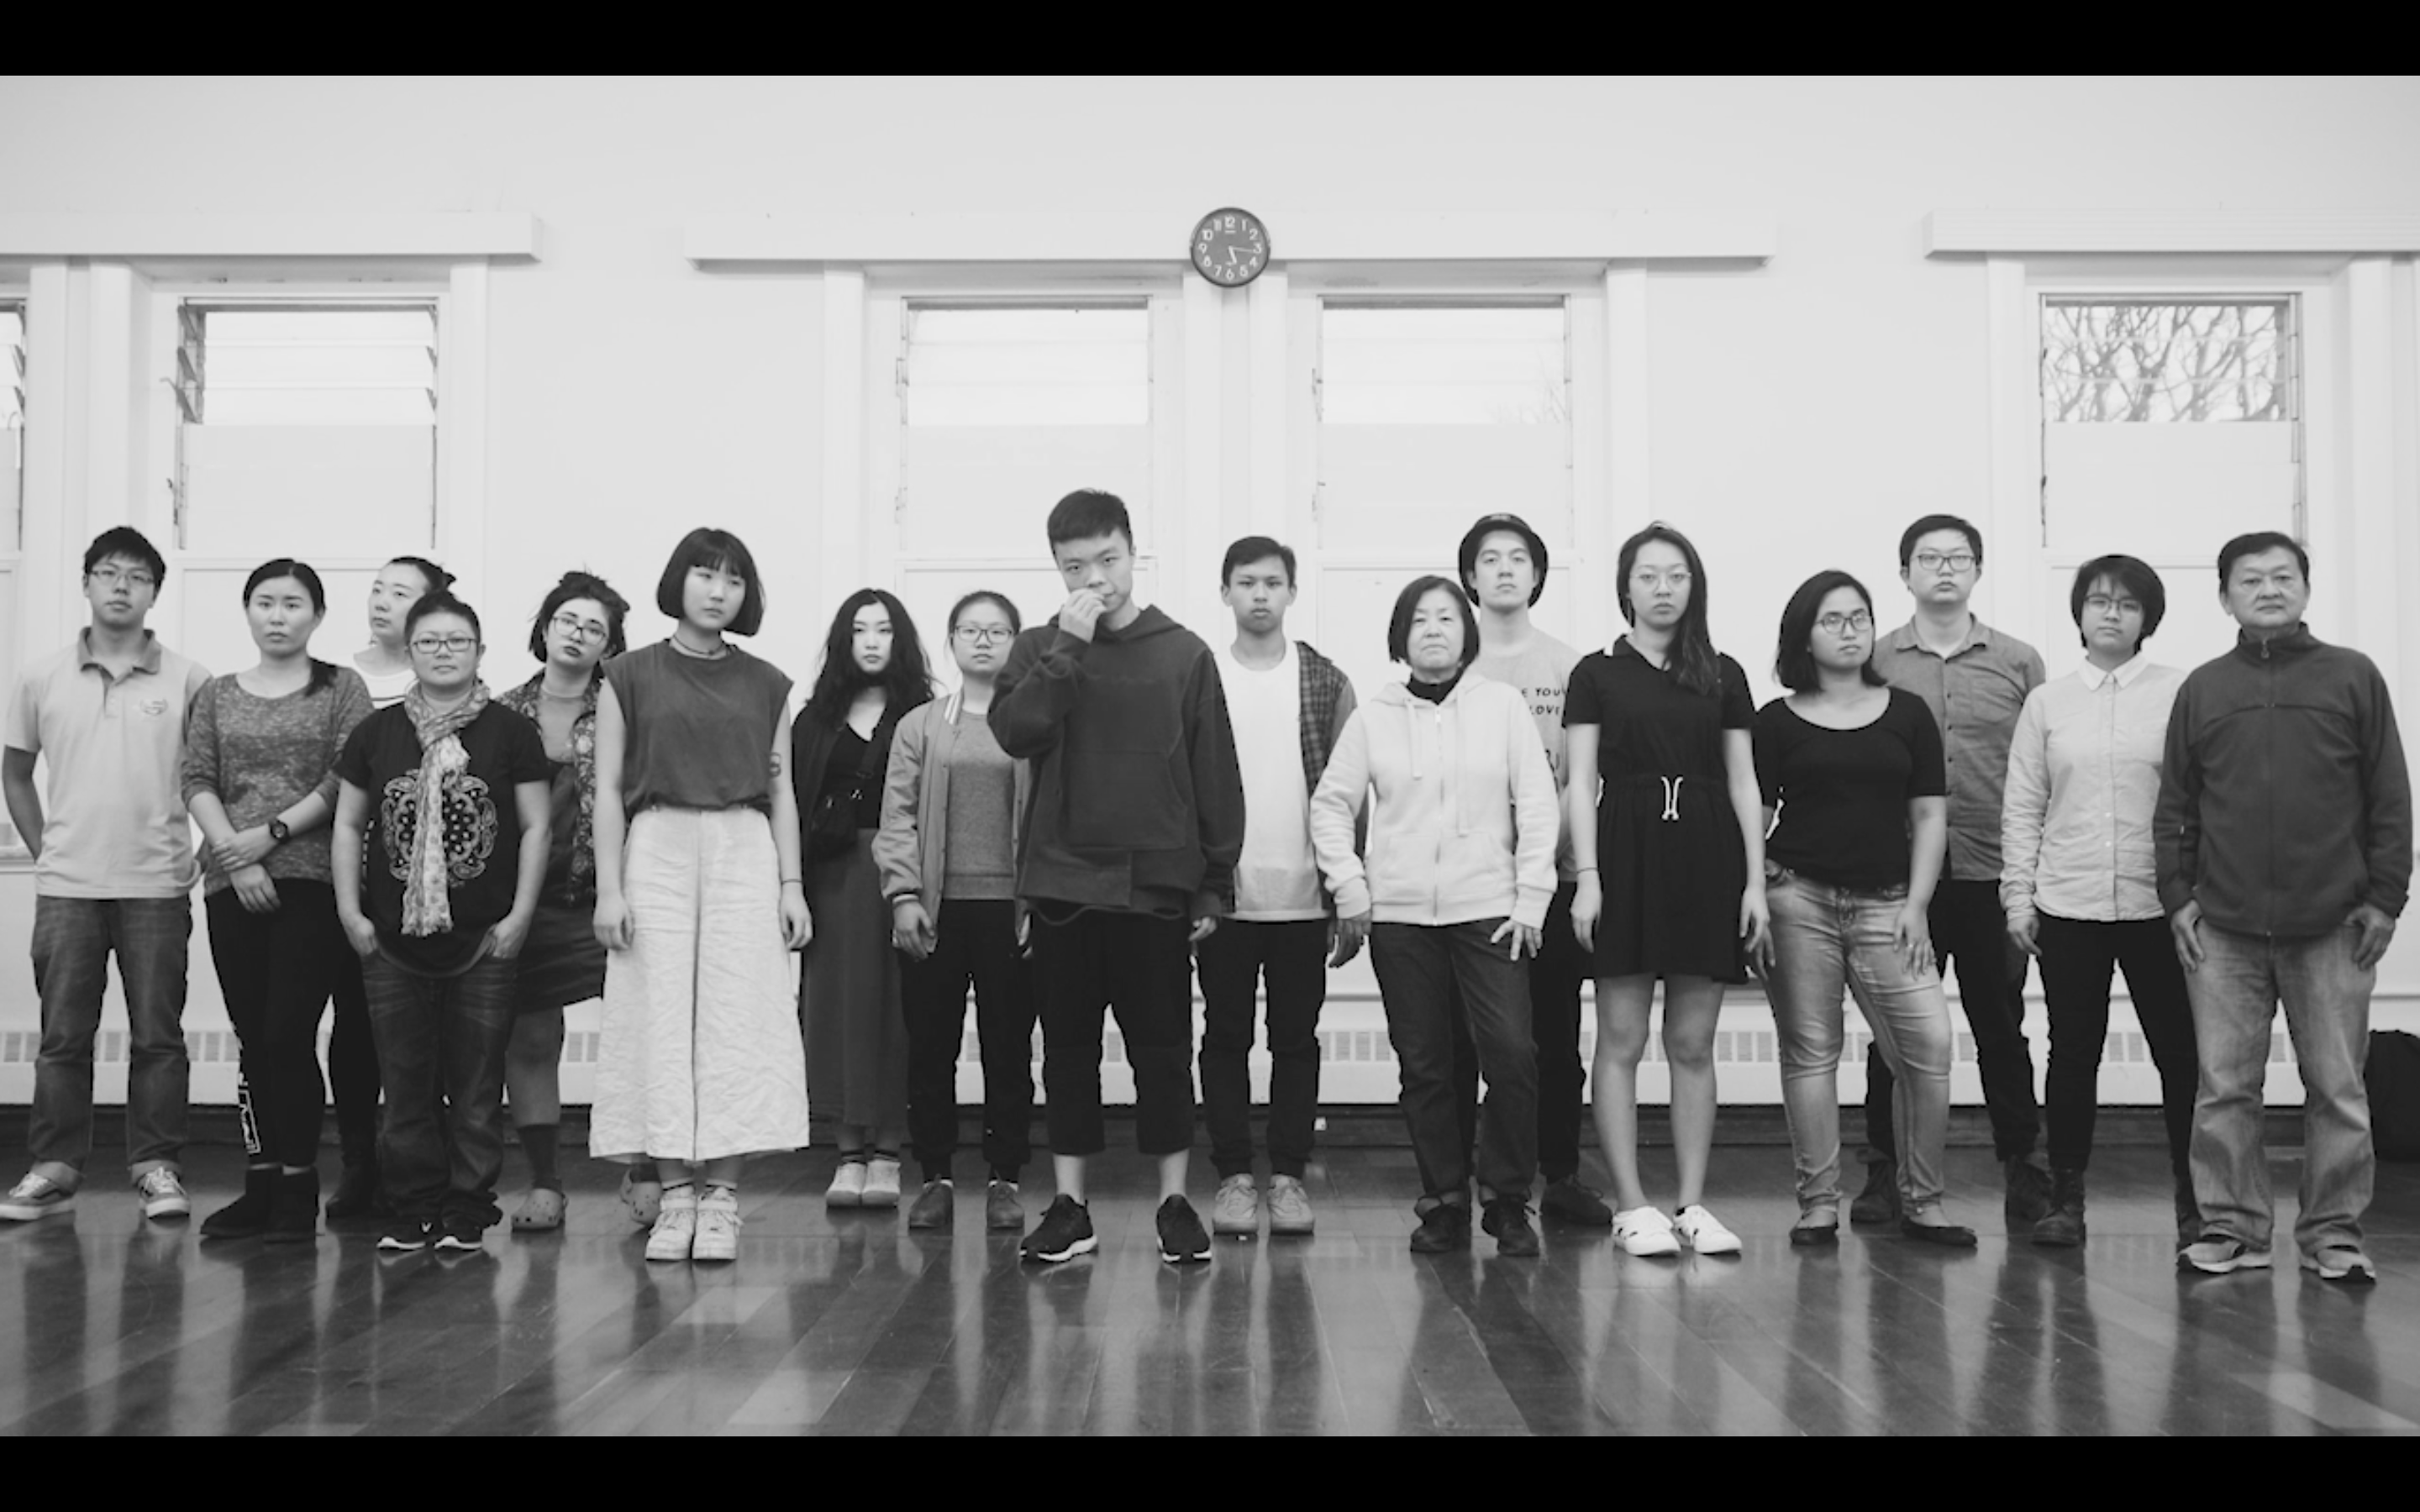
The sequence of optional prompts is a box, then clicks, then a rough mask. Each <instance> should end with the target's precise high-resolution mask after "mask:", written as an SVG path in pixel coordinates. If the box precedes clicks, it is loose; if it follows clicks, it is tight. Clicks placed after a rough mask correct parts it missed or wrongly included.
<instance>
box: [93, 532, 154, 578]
mask: <svg viewBox="0 0 2420 1512" xmlns="http://www.w3.org/2000/svg"><path fill="white" fill-rule="evenodd" d="M112 557H124V558H125V559H126V560H128V561H129V562H139V563H142V564H143V565H145V566H147V567H148V568H150V569H151V586H152V587H154V588H157V587H159V586H160V585H161V584H163V583H164V582H165V581H166V580H167V578H168V561H167V559H166V558H165V557H163V556H162V555H161V554H160V548H158V547H156V546H153V545H152V544H151V538H150V537H149V536H147V535H146V534H144V533H143V532H141V531H138V530H136V529H135V528H134V527H133V526H132V525H113V526H111V527H110V528H109V529H107V530H105V531H103V532H101V533H100V534H99V535H96V536H94V537H93V538H92V545H90V546H88V547H85V548H84V575H85V577H87V578H89V577H91V576H92V569H93V568H95V567H98V566H100V565H101V563H104V562H106V561H108V560H109V559H110V558H112Z"/></svg>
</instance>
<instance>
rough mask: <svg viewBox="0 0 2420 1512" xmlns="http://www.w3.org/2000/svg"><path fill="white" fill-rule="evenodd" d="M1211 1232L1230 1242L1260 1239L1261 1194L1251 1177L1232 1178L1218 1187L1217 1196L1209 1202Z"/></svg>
mask: <svg viewBox="0 0 2420 1512" xmlns="http://www.w3.org/2000/svg"><path fill="white" fill-rule="evenodd" d="M1210 1231H1211V1232H1212V1233H1214V1234H1223V1235H1225V1236H1227V1237H1228V1238H1230V1239H1257V1238H1259V1237H1260V1233H1261V1194H1260V1189H1259V1188H1257V1187H1255V1186H1254V1185H1253V1184H1252V1179H1251V1177H1250V1176H1249V1175H1244V1176H1231V1177H1228V1178H1227V1179H1226V1180H1223V1181H1221V1182H1219V1183H1218V1196H1215V1197H1212V1198H1211V1199H1210Z"/></svg>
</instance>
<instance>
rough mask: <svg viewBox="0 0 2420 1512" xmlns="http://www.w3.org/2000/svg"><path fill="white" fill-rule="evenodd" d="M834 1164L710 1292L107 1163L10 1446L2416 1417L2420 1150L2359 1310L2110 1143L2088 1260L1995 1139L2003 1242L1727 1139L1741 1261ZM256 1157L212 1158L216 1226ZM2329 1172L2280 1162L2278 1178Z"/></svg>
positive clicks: (4, 1392) (1361, 1200) (1955, 1165)
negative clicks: (1845, 1214)
mask: <svg viewBox="0 0 2420 1512" xmlns="http://www.w3.org/2000/svg"><path fill="white" fill-rule="evenodd" d="M1668 1154H1669V1152H1668V1151H1651V1161H1652V1162H1653V1164H1655V1165H1659V1166H1660V1167H1661V1168H1660V1169H1652V1170H1651V1173H1650V1180H1651V1183H1660V1185H1658V1188H1657V1189H1658V1190H1663V1189H1664V1188H1665V1187H1668V1184H1669V1181H1670V1171H1669V1166H1668ZM1656 1157H1662V1158H1661V1159H1660V1160H1657V1159H1656ZM831 1160H832V1157H831V1154H830V1151H828V1150H824V1151H815V1152H813V1153H809V1154H805V1155H799V1156H792V1157H786V1158H783V1159H780V1160H771V1161H767V1162H764V1163H763V1164H762V1165H759V1166H758V1167H756V1168H755V1169H754V1170H753V1171H752V1180H751V1185H750V1187H749V1189H748V1190H747V1191H746V1192H745V1193H743V1196H742V1210H743V1212H744V1213H745V1215H746V1220H747V1227H746V1228H745V1229H744V1231H743V1232H742V1235H741V1242H740V1258H739V1261H738V1263H737V1264H736V1265H727V1266H722V1267H719V1268H708V1267H697V1268H694V1269H693V1268H691V1267H690V1266H688V1265H671V1266H665V1265H655V1266H650V1265H648V1264H647V1263H646V1262H645V1261H644V1259H643V1258H642V1257H641V1255H640V1248H641V1241H640V1239H639V1237H638V1235H637V1234H636V1232H635V1231H634V1230H631V1229H629V1228H628V1227H626V1226H624V1225H623V1223H622V1222H621V1221H620V1216H619V1210H618V1209H617V1208H616V1207H615V1206H614V1204H613V1201H612V1182H613V1172H612V1171H611V1170H609V1169H607V1168H603V1167H599V1166H595V1165H585V1164H584V1163H580V1162H577V1161H575V1162H574V1163H573V1178H572V1184H573V1192H572V1196H571V1217H570V1224H569V1226H568V1227H567V1228H566V1230H565V1231H564V1232H562V1233H559V1234H552V1235H547V1236H544V1237H540V1238H515V1237H513V1236H512V1235H510V1234H509V1233H507V1232H505V1231H504V1229H502V1228H501V1227H500V1228H498V1229H497V1230H495V1231H494V1232H492V1233H491V1234H490V1235H489V1240H488V1245H487V1249H486V1251H485V1253H484V1254H481V1255H474V1256H462V1257H450V1258H443V1257H438V1256H435V1255H433V1254H432V1255H417V1256H409V1257H400V1258H387V1257H380V1255H379V1254H378V1253H377V1252H376V1251H375V1250H374V1248H373V1241H374V1232H373V1231H371V1230H366V1229H365V1230H361V1231H355V1232H345V1233H328V1234H324V1235H323V1236H322V1238H321V1239H320V1241H319V1242H318V1245H317V1247H316V1248H304V1247H301V1246H297V1247H295V1248H292V1249H278V1248H265V1247H263V1246H262V1245H260V1244H259V1243H258V1242H250V1241H246V1242H233V1243H212V1244H208V1245H205V1244H203V1243H202V1242H200V1240H199V1238H198V1237H197V1235H196V1234H195V1233H194V1228H193V1227H192V1226H191V1225H178V1226H162V1225H152V1224H146V1223H145V1222H144V1221H143V1220H142V1218H141V1216H140V1214H139V1212H138V1211H137V1210H136V1208H135V1206H134V1202H133V1199H132V1196H131V1195H129V1194H127V1193H125V1192H123V1191H122V1190H120V1189H117V1188H116V1187H114V1186H113V1185H112V1184H111V1183H108V1182H96V1183H94V1185H93V1186H92V1187H90V1188H88V1189H87V1195H86V1196H83V1197H81V1198H79V1200H78V1204H77V1206H76V1208H75V1210H74V1211H73V1212H72V1214H71V1215H59V1216H54V1217H52V1218H48V1219H45V1220H43V1221H42V1222H40V1223H38V1224H33V1225H9V1226H5V1227H0V1431H4V1432H8V1433H11V1434H44V1435H49V1434H85V1433H163V1432H166V1433H246V1434H250V1433H357V1432H373V1433H441V1432H443V1433H582V1434H628V1433H698V1432H732V1433H795V1432H802V1431H803V1432H826V1433H890V1432H896V1431H903V1430H904V1431H908V1432H937V1431H938V1432H946V1433H1070V1432H1081V1433H1148V1434H1259V1433H1295V1432H1317V1433H1338V1432H1345V1433H1436V1432H1471V1433H1608V1432H1610V1433H1706V1432H1721V1433H1740V1432H1748V1433H1801V1432H1804V1433H1889V1434H1895V1435H1904V1434H1945V1433H1968V1432H1980V1433H2216V1434H2277V1433H2285V1434H2304V1433H2315V1432H2381V1431H2392V1432H2406V1433H2409V1432H2415V1431H2420V1169H2415V1168H2413V1167H2411V1166H2400V1167H2398V1166H2391V1165H2390V1166H2385V1167H2382V1168H2381V1173H2380V1181H2379V1192H2378V1203H2377V1206H2376V1207H2375V1208H2374V1209H2373V1210H2372V1212H2371V1234H2372V1237H2373V1244H2372V1254H2373V1256H2374V1257H2376V1258H2377V1259H2378V1260H2379V1261H2380V1263H2381V1267H2382V1269H2383V1273H2384V1276H2383V1281H2382V1283H2381V1285H2380V1286H2379V1287H2378V1288H2375V1289H2373V1290H2369V1291H2366V1292H2365V1291H2356V1290H2344V1289H2339V1288H2335V1287H2331V1286H2326V1285H2322V1284H2321V1283H2319V1282H2318V1281H2316V1280H2312V1279H2310V1278H2308V1277H2306V1276H2304V1274H2302V1273H2299V1272H2297V1271H2296V1270H2295V1269H2293V1268H2292V1266H2291V1265H2290V1263H2288V1264H2287V1265H2286V1268H2285V1269H2282V1270H2279V1271H2277V1272H2274V1273H2266V1274H2261V1273H2252V1274H2244V1275H2240V1276H2231V1277H2224V1278H2198V1279H2182V1278H2180V1277H2179V1276H2178V1275H2177V1274H2176V1273H2175V1270H2174V1268H2173V1265H2172V1262H2171V1258H2170V1239H2169V1219H2168V1215H2167V1195H2166V1194H2167V1181H2166V1177H2165V1175H2164V1170H2163V1169H2162V1162H2161V1159H2160V1157H2159V1156H2158V1154H2157V1153H2156V1152H2155V1151H2152V1150H2149V1149H2118V1150H2109V1151H2104V1152H2103V1154H2102V1158H2101V1160H2100V1163H2099V1164H2098V1165H2096V1168H2095V1170H2094V1172H2093V1192H2092V1203H2091V1208H2090V1225H2091V1238H2090V1241H2089V1242H2087V1243H2086V1246H2085V1247H2084V1248H2083V1249H2081V1250H2071V1251H2065V1252H2059V1251H2045V1250H2037V1249H2035V1248H2034V1247H2032V1246H2031V1245H2030V1244H2027V1243H2024V1242H2015V1241H2011V1240H2010V1239H2009V1237H2008V1235H2007V1231H2006V1226H2005V1224H2003V1223H2002V1222H2001V1221H2000V1220H1999V1215H1998V1212H1997V1204H1996V1201H1995V1200H1993V1198H1994V1197H1995V1195H1996V1191H1997V1180H1996V1177H1997V1172H1996V1170H1995V1169H1994V1168H1993V1165H1992V1164H1991V1162H1990V1158H1989V1153H1988V1151H1978V1150H1959V1151H1953V1152H1952V1155H1951V1176H1952V1179H1953V1183H1954V1184H1953V1196H1963V1197H1964V1198H1965V1200H1963V1201H1961V1202H1959V1203H1958V1208H1959V1211H1960V1212H1961V1214H1962V1216H1964V1217H1965V1218H1966V1219H1968V1220H1969V1221H1972V1222H1975V1223H1977V1224H1978V1226H1979V1227H1981V1229H1982V1231H1983V1234H1984V1240H1983V1245H1982V1248H1981V1250H1980V1252H1979V1253H1974V1254H1968V1255H1963V1256H1960V1255H1952V1254H1945V1253H1943V1252H1939V1251H1935V1250H1931V1249H1929V1248H1926V1247H1923V1246H1919V1245H1915V1244H1912V1243H1909V1242H1905V1241H1903V1240H1900V1239H1899V1238H1896V1237H1886V1236H1883V1235H1873V1236H1858V1235H1853V1236H1851V1237H1850V1238H1848V1239H1846V1240H1845V1241H1844V1242H1842V1244H1841V1245H1840V1247H1839V1248H1838V1250H1837V1251H1833V1252H1828V1253H1827V1252H1823V1251H1813V1252H1800V1251H1793V1250H1792V1249H1791V1248H1790V1247H1789V1245H1788V1242H1787V1239H1786V1230H1787V1227H1788V1226H1789V1223H1790V1220H1791V1218H1792V1204H1791V1202H1790V1199H1789V1197H1788V1195H1787V1193H1788V1182H1789V1175H1790V1172H1789V1157H1788V1154H1787V1152H1786V1151H1783V1150H1776V1149H1721V1150H1718V1151H1716V1157H1715V1169H1716V1176H1717V1183H1716V1186H1715V1188H1714V1193H1713V1196H1712V1200H1711V1202H1710V1205H1711V1206H1712V1207H1713V1208H1714V1211H1716V1212H1717V1213H1719V1214H1720V1215H1721V1216H1722V1217H1723V1218H1724V1219H1725V1220H1726V1221H1727V1222H1729V1223H1730V1225H1731V1227H1734V1228H1736V1229H1738V1230H1739V1231H1740V1232H1741V1234H1742V1235H1743V1236H1744V1237H1745V1239H1746V1241H1747V1249H1746V1253H1745V1255H1744V1256H1743V1257H1739V1258H1736V1259H1729V1260H1725V1259H1699V1258H1696V1257H1683V1258H1682V1259H1679V1260H1677V1261H1673V1260H1660V1261H1659V1260H1640V1259H1633V1258H1630V1257H1627V1256H1624V1255H1623V1254H1621V1251H1620V1250H1619V1249H1618V1248H1617V1247H1616V1246H1615V1245H1614V1243H1613V1242H1612V1241H1611V1239H1610V1238H1609V1237H1607V1236H1606V1235H1603V1234H1599V1233H1588V1232H1572V1231H1559V1230H1555V1229H1551V1228H1550V1229H1548V1230H1547V1232H1546V1251H1545V1255H1544V1257H1543V1258H1540V1259H1537V1260H1529V1261H1519V1260H1499V1259H1497V1258H1496V1257H1495V1255H1494V1253H1493V1250H1494V1246H1493V1244H1492V1243H1491V1242H1488V1241H1487V1240H1485V1239H1483V1238H1482V1239H1481V1240H1480V1241H1479V1242H1477V1245H1476V1247H1475V1249H1474V1251H1473V1252H1472V1253H1471V1254H1469V1255H1465V1256H1455V1257H1450V1258H1444V1259H1435V1258H1419V1257H1413V1256H1412V1255H1410V1254H1408V1253H1406V1251H1405V1249H1404V1238H1405V1236H1406V1235H1407V1234H1408V1232H1409V1231H1410V1227H1411V1222H1412V1220H1411V1216H1410V1213H1409V1211H1408V1203H1407V1201H1406V1197H1407V1194H1408V1193H1409V1192H1410V1190H1411V1189H1412V1187H1413V1185H1414V1184H1415V1183H1414V1180H1413V1176H1412V1170H1411V1162H1410V1156H1409V1154H1408V1152H1406V1151H1403V1150H1394V1149H1346V1150H1337V1151H1333V1152H1331V1154H1330V1155H1329V1156H1328V1157H1326V1161H1325V1163H1324V1164H1323V1165H1315V1166H1314V1168H1313V1170H1312V1172H1311V1189H1312V1192H1313V1195H1314V1196H1315V1198H1316V1199H1317V1200H1318V1202H1319V1233H1318V1236H1317V1237H1316V1238H1315V1239H1311V1240H1308V1241H1274V1242H1271V1241H1262V1242H1233V1241H1222V1242H1220V1243H1219V1244H1218V1248H1217V1251H1216V1254H1215V1256H1214V1258H1213V1261H1212V1263H1211V1264H1209V1265H1207V1266H1203V1267H1197V1268H1194V1269H1191V1270H1188V1271H1185V1272H1179V1271H1177V1270H1175V1269H1173V1268H1171V1267H1169V1266H1166V1265H1163V1264H1161V1263H1160V1262H1159V1260H1158V1258H1157V1256H1156V1249H1155V1246H1154V1243H1153V1239H1152V1227H1151V1208H1152V1204H1151V1200H1150V1197H1151V1185H1150V1179H1149V1177H1148V1175H1147V1167H1146V1165H1145V1164H1144V1163H1143V1162H1142V1161H1140V1159H1138V1158H1136V1157H1134V1156H1132V1155H1131V1154H1127V1155H1113V1156H1110V1157H1107V1158H1105V1159H1104V1160H1103V1161H1102V1162H1101V1163H1099V1164H1100V1169H1099V1171H1098V1172H1097V1175H1096V1181H1095V1197H1094V1212H1095V1218H1094V1222H1095V1225H1096V1226H1097V1227H1098V1228H1099V1231H1100V1234H1101V1251H1100V1253H1099V1254H1098V1255H1097V1256H1094V1257H1089V1258H1086V1259H1082V1260H1078V1261H1076V1262H1073V1263H1071V1264H1069V1265H1065V1266H1062V1267H1059V1268H1056V1269H1036V1268H1024V1267H1020V1266H1019V1265H1018V1264H1017V1260H1016V1241H1015V1240H1014V1239H1013V1238H1010V1237H1006V1236H1001V1237H992V1236H987V1235H985V1233H984V1232H983V1231H982V1228H981V1221H982V1213H981V1211H980V1209H981V1203H980V1201H979V1200H976V1201H961V1202H960V1203H959V1205H958V1227H957V1231H956V1232H955V1233H954V1235H950V1236H947V1237H943V1236H928V1235H921V1234H920V1235H912V1236H911V1235H910V1234H908V1233H907V1230H906V1228H905V1226H904V1223H903V1222H902V1220H901V1219H900V1218H899V1217H898V1216H896V1215H894V1214H883V1215H876V1214H864V1213H831V1212H827V1211H825V1209H824V1206H823V1203H822V1200H821V1194H822V1190H823V1186H824V1182H825V1180H826V1179H827V1178H828V1176H829V1174H830V1166H831ZM2297 1174H2298V1171H2297V1167H2296V1165H2295V1163H2294V1161H2293V1160H2292V1159H2291V1158H2290V1155H2289V1156H2288V1158H2287V1159H2283V1160H2281V1161H2279V1162H2278V1166H2277V1177H2278V1184H2279V1189H2280V1190H2281V1191H2283V1192H2286V1193H2288V1194H2290V1193H2291V1192H2292V1190H2293V1183H2294V1180H2295V1177H2296V1175H2297ZM190 1176H191V1179H192V1181H193V1184H194V1188H195V1196H196V1197H197V1199H198V1204H199V1206H200V1208H201V1210H202V1211H209V1208H210V1207H212V1206H215V1205H216V1204H218V1203H220V1202H223V1201H225V1200H226V1199H227V1198H229V1197H231V1196H233V1194H234V1192H235V1191H236V1189H237V1186H238V1184H239V1180H240V1172H239V1170H238V1169H237V1165H236V1161H235V1160H234V1158H233V1156H232V1153H231V1152H229V1151H225V1150H206V1151H203V1152H201V1153H200V1155H199V1157H198V1158H197V1160H196V1161H195V1165H194V1170H193V1171H192V1172H191V1173H190ZM1195 1184H1196V1186H1197V1187H1199V1188H1202V1189H1203V1190H1202V1193H1201V1194H1200V1196H1198V1197H1197V1201H1198V1203H1199V1205H1201V1206H1202V1207H1203V1208H1204V1210H1205V1211H1206V1208H1207V1190H1206V1189H1207V1187H1208V1185H1209V1182H1208V1180H1207V1176H1206V1172H1205V1173H1204V1175H1203V1176H1202V1178H1201V1179H1199V1180H1197V1181H1196V1183H1195ZM1046 1189H1047V1177H1046V1178H1045V1179H1044V1180H1042V1181H1040V1182H1037V1183H1034V1184H1032V1185H1031V1186H1029V1189H1028V1204H1029V1209H1030V1210H1031V1211H1032V1212H1034V1213H1037V1214H1038V1212H1039V1211H1040V1209H1041V1207H1042V1205H1043V1203H1044V1202H1045V1201H1047V1190H1046ZM515 1196H517V1194H515V1195H513V1196H508V1197H507V1206H508V1207H509V1206H510V1205H511V1204H512V1201H513V1200H514V1197H515ZM2290 1220H2291V1214H2290V1211H2288V1212H2287V1213H2284V1214H2281V1220H2280V1236H2281V1240H2282V1238H2283V1236H2284V1234H2285V1232H2286V1231H2287V1230H2286V1226H2287V1225H2288V1224H2289V1223H2290ZM2288 1258H2289V1256H2288V1252H2287V1251H2286V1250H2285V1249H2284V1248H2282V1247H2281V1250H2280V1259H2281V1261H2285V1260H2288Z"/></svg>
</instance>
